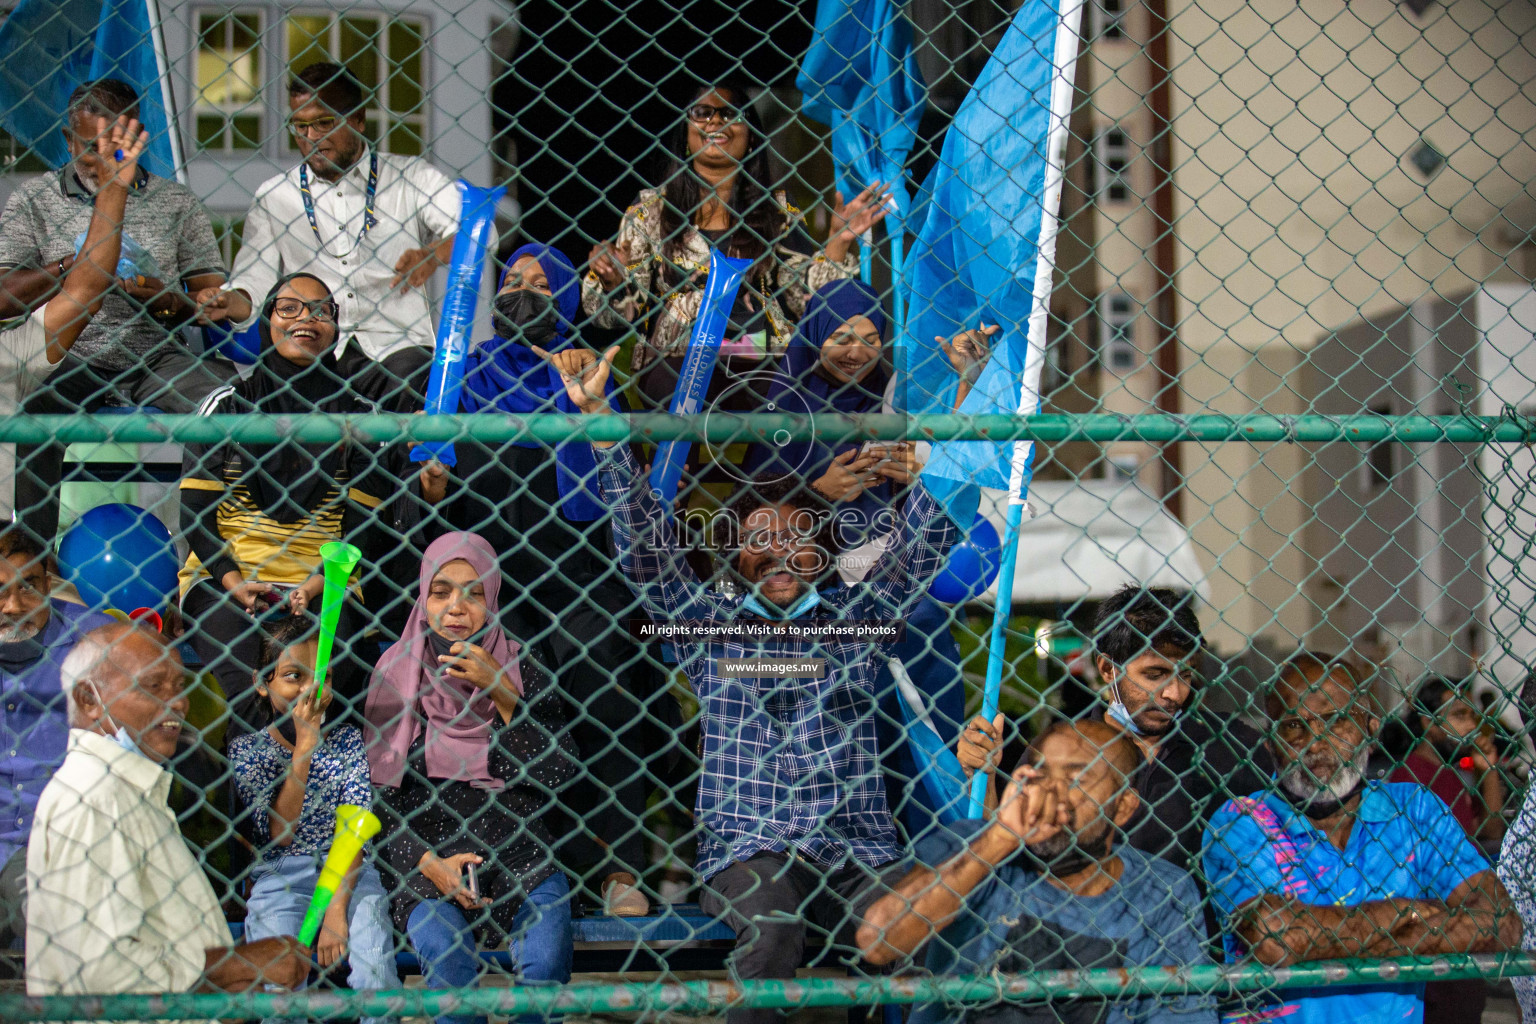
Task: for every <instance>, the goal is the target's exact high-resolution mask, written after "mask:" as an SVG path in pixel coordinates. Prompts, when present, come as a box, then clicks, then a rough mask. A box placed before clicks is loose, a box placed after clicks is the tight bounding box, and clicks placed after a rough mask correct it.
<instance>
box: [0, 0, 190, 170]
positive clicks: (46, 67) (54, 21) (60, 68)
mask: <svg viewBox="0 0 1536 1024" xmlns="http://www.w3.org/2000/svg"><path fill="white" fill-rule="evenodd" d="M98 78H117V79H120V80H122V81H124V82H127V83H128V84H129V85H131V86H133V87H134V89H136V90H137V91H138V94H139V120H140V122H142V123H143V125H144V129H145V130H146V131H148V132H149V136H150V142H149V149H148V151H147V152H146V153H145V155H144V158H143V160H142V161H141V163H142V165H143V166H144V168H145V169H146V170H148V171H150V172H152V173H154V174H158V175H160V176H162V177H167V178H173V177H177V176H178V172H179V171H182V168H183V163H182V159H181V143H180V138H179V136H178V135H177V134H176V131H175V120H174V113H173V107H172V103H171V90H170V76H169V74H168V73H167V68H166V61H165V39H164V35H163V33H162V31H161V27H160V19H159V14H158V8H157V7H156V5H155V3H154V0H21V3H20V4H18V5H17V6H16V9H15V10H13V11H12V12H11V13H10V15H9V16H8V17H7V18H6V19H5V23H4V24H3V25H0V125H4V126H5V129H6V130H7V131H9V132H10V133H11V134H12V135H13V136H15V138H16V139H17V140H18V141H20V142H21V143H23V144H25V145H27V146H30V147H31V148H32V149H33V150H34V151H35V152H36V153H37V154H38V155H39V156H41V157H42V158H43V159H44V160H46V161H47V162H48V164H49V165H50V166H52V167H63V166H64V164H65V163H67V162H68V161H69V152H68V150H67V149H66V148H65V146H64V139H63V136H62V134H61V132H62V130H63V128H64V112H65V108H66V106H67V105H68V103H69V94H70V93H71V92H73V91H74V90H75V88H76V87H77V86H79V85H82V84H84V83H85V82H89V81H93V80H95V79H98Z"/></svg>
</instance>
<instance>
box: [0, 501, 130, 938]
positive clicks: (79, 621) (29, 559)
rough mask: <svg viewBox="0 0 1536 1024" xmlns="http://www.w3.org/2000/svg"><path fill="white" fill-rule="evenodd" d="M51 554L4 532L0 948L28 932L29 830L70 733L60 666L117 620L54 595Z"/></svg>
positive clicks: (0, 563) (21, 534)
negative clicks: (83, 639)
mask: <svg viewBox="0 0 1536 1024" xmlns="http://www.w3.org/2000/svg"><path fill="white" fill-rule="evenodd" d="M48 570H49V559H48V558H47V557H46V555H45V554H44V552H43V548H42V546H41V545H40V544H38V543H37V541H36V540H35V539H34V538H32V537H31V536H30V535H29V534H27V533H26V532H25V531H23V530H19V529H17V528H15V527H12V528H10V529H8V530H6V531H5V532H3V533H0V863H3V864H4V867H3V868H0V947H10V946H12V945H13V944H14V943H15V942H16V941H17V940H19V939H20V938H21V937H22V935H23V933H24V931H25V922H26V909H27V890H26V871H27V835H28V834H29V833H30V832H31V831H32V816H33V812H34V811H35V810H36V808H37V798H38V797H39V796H41V795H42V792H43V787H44V786H46V785H47V784H48V780H49V779H50V778H52V777H53V774H54V772H56V771H58V768H59V765H60V763H62V762H63V760H64V747H65V743H66V740H67V737H68V735H69V720H68V717H67V715H66V713H65V706H64V705H65V701H64V698H63V697H62V696H61V695H60V693H59V666H60V665H61V663H62V662H63V661H64V655H65V654H66V653H67V652H68V651H69V649H70V648H71V647H73V646H74V644H75V641H76V640H78V639H80V637H81V636H83V635H84V634H86V633H88V632H89V631H91V630H93V629H95V628H96V627H97V626H104V625H106V624H108V623H109V622H112V621H113V620H112V618H111V617H110V616H107V615H103V614H101V613H99V612H92V611H87V610H86V609H85V608H84V607H83V606H81V605H78V604H71V603H69V602H67V601H60V600H58V599H57V598H54V597H51V596H50V591H51V589H52V587H51V585H50V583H49V576H48Z"/></svg>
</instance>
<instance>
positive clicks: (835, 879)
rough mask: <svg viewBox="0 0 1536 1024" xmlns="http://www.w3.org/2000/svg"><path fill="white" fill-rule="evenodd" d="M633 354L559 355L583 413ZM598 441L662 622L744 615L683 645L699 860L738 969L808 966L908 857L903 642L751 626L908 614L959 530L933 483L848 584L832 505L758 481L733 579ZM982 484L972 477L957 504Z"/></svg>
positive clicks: (625, 462)
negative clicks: (720, 581)
mask: <svg viewBox="0 0 1536 1024" xmlns="http://www.w3.org/2000/svg"><path fill="white" fill-rule="evenodd" d="M618 351H619V350H618V346H614V347H612V348H610V349H609V350H608V351H607V352H605V353H603V356H602V358H601V359H600V360H599V359H598V358H597V357H596V356H595V354H593V353H591V352H583V351H570V352H562V353H555V354H552V355H550V356H549V361H550V364H551V366H553V367H554V368H555V369H556V370H557V371H558V372H559V373H560V375H561V378H562V381H563V382H564V383H565V387H566V391H567V394H568V395H569V397H570V400H571V401H572V402H574V403H575V404H576V405H577V406H578V407H579V408H580V409H581V411H582V412H583V413H584V414H587V415H594V414H596V415H601V414H608V413H611V411H612V410H611V408H610V406H609V404H608V402H607V401H606V399H605V398H604V393H603V389H604V387H605V386H606V384H607V380H608V377H609V374H610V372H611V370H612V365H613V359H614V357H615V356H617V355H618ZM978 358H980V357H978ZM964 380H965V378H964V377H963V376H962V382H961V387H960V388H959V389H958V394H957V396H956V399H955V402H956V405H957V406H958V404H959V403H960V402H961V401H962V400H963V399H964V397H965V392H966V390H967V389H966V387H965V386H964ZM592 447H593V449H595V450H596V453H597V461H598V472H599V477H600V479H601V482H602V487H603V495H604V498H605V499H606V502H607V504H608V507H609V508H610V509H612V512H613V524H614V525H613V533H614V543H615V547H616V548H617V550H618V555H619V568H620V570H621V571H622V573H623V575H624V577H625V579H626V581H627V582H628V583H629V586H630V588H631V589H632V590H633V591H634V592H635V594H636V595H637V596H638V597H639V598H640V600H641V603H642V605H643V606H644V608H645V611H646V612H647V614H649V615H650V617H651V619H653V620H655V621H657V622H661V623H669V622H678V621H680V620H692V621H712V622H715V623H730V624H736V623H740V625H739V626H736V625H733V626H732V627H731V628H732V629H733V631H735V636H733V637H730V638H727V639H724V640H720V641H713V640H709V641H706V640H698V641H692V642H680V643H678V644H677V645H676V648H677V652H678V659H679V663H680V667H681V668H682V670H683V671H684V672H685V673H686V674H687V676H688V681H689V683H690V684H691V685H692V687H693V692H694V693H695V694H696V695H697V696H698V699H699V703H700V705H701V706H702V723H701V732H702V748H703V749H702V760H703V769H702V774H701V778H700V781H699V791H698V797H697V800H696V804H695V818H696V820H697V822H698V824H699V842H698V854H697V858H696V863H695V870H696V871H697V873H698V874H699V876H700V877H701V878H702V879H703V880H704V883H705V888H704V891H703V893H702V895H701V897H700V904H701V905H702V906H703V908H704V909H705V911H706V912H707V913H710V914H712V915H717V916H719V917H720V918H721V919H723V920H724V921H726V922H727V923H728V924H730V925H731V927H732V928H734V929H735V931H736V934H737V944H736V948H735V950H734V951H733V952H732V955H731V958H730V967H731V970H732V973H733V976H734V977H736V978H739V979H765V978H780V979H782V978H793V977H794V974H795V969H796V968H797V967H798V966H799V965H800V961H801V959H802V958H803V954H804V952H805V945H806V934H807V921H809V922H811V923H813V924H815V925H816V926H817V927H818V928H820V929H824V930H825V931H826V932H827V933H829V934H830V935H831V936H832V937H833V938H832V942H833V946H834V948H836V947H838V946H839V945H840V944H841V943H842V942H843V941H844V940H845V939H850V938H851V937H852V936H851V931H852V928H851V925H852V923H853V920H854V919H855V915H856V914H857V908H858V907H859V906H860V905H861V904H862V903H863V902H864V901H865V900H867V899H869V898H871V893H872V892H875V891H878V886H879V885H880V881H879V879H880V872H881V869H883V868H885V867H886V866H887V865H891V864H893V863H894V862H895V861H896V860H897V857H898V855H899V849H898V846H897V833H896V825H895V822H894V820H893V819H892V817H891V811H890V806H889V803H888V802H887V799H886V794H885V784H884V780H883V777H882V775H881V772H880V767H879V748H878V743H877V740H876V733H875V708H874V685H875V677H876V674H877V672H878V663H877V659H878V658H880V657H881V656H882V655H884V654H886V653H887V652H888V651H889V650H890V649H891V648H892V647H894V646H895V643H896V641H897V639H898V638H897V637H896V636H894V635H892V636H890V637H889V639H884V640H879V641H872V640H871V639H870V638H869V637H868V636H862V637H860V636H852V635H849V636H846V638H834V639H824V638H814V639H812V638H805V637H802V636H790V635H772V634H770V635H766V636H764V634H761V633H750V632H749V629H753V628H761V629H764V630H771V629H772V628H773V627H774V625H775V624H784V626H783V627H782V628H785V629H787V628H788V623H790V622H794V623H797V624H802V625H810V624H811V623H812V622H814V621H816V620H821V623H820V624H826V625H836V624H837V623H839V622H851V621H865V622H880V623H887V622H898V621H901V619H902V616H903V613H904V612H905V610H906V609H907V608H908V607H909V606H910V604H911V602H912V601H913V599H914V598H915V597H916V596H917V595H920V594H921V593H922V592H923V591H924V590H926V588H927V585H928V581H929V580H930V579H931V578H932V577H933V574H934V573H935V572H937V571H938V568H939V566H940V565H941V564H943V560H944V557H945V554H946V552H947V551H948V550H949V548H950V545H951V544H953V543H954V541H955V538H956V535H957V534H958V532H959V528H958V527H957V526H956V524H955V522H954V521H953V520H952V519H951V518H950V517H949V515H948V514H946V512H945V510H944V506H942V505H940V504H939V502H938V501H937V500H936V499H935V498H934V497H933V496H932V495H931V494H930V493H929V491H928V490H927V488H926V487H925V486H923V485H922V484H921V483H919V484H917V485H915V486H914V487H913V489H912V492H911V495H910V496H909V497H908V499H907V501H906V504H905V505H904V506H903V508H902V512H901V522H900V525H899V527H898V529H897V530H896V533H895V536H894V539H893V542H892V543H891V545H890V546H889V548H888V549H887V550H886V551H885V552H884V554H883V555H882V556H881V558H880V560H879V561H878V562H877V563H876V564H875V566H874V567H873V568H872V569H871V570H870V572H869V574H868V576H866V577H865V579H864V580H863V581H862V582H860V583H857V584H854V585H844V584H842V583H841V581H840V580H839V579H838V578H837V572H836V566H835V564H834V560H833V558H832V552H831V551H830V550H828V546H827V545H826V544H825V542H824V541H823V540H822V538H824V537H826V535H827V534H829V533H830V532H831V531H830V529H828V526H829V520H830V516H829V510H828V509H827V508H826V506H825V504H824V503H823V502H822V500H821V499H820V498H819V497H817V496H816V495H815V494H814V493H813V492H811V490H810V488H809V487H808V485H807V482H806V481H804V480H800V479H797V478H789V479H786V480H778V481H774V482H772V483H768V482H765V481H758V482H755V483H751V484H747V485H745V486H743V487H742V488H741V489H740V490H739V491H738V493H737V495H736V496H735V498H734V499H733V500H732V502H731V504H730V506H729V508H728V510H727V514H726V516H725V517H723V518H724V521H725V522H726V523H727V524H729V527H730V529H731V530H732V532H733V536H732V537H731V538H730V550H728V551H727V552H726V556H727V557H728V558H729V561H730V565H731V576H732V578H733V580H735V581H738V582H739V583H740V584H741V590H739V591H737V592H736V593H726V592H723V591H722V590H718V589H714V588H712V587H709V586H707V585H706V584H705V583H704V582H703V581H701V580H700V579H699V578H698V576H697V575H696V574H695V573H694V571H693V570H692V568H691V567H690V566H689V565H688V563H687V561H686V552H685V551H684V550H683V549H682V547H681V546H680V545H679V544H678V543H677V538H676V534H675V530H676V526H675V523H674V522H673V517H672V514H671V510H670V509H663V507H662V505H661V502H660V501H659V500H658V499H657V497H656V495H655V494H654V493H653V492H652V490H651V487H650V483H649V481H648V480H647V479H646V478H645V476H644V475H643V474H642V472H641V470H640V467H639V465H638V463H637V462H636V460H635V458H634V455H633V454H632V453H631V452H630V450H629V447H628V446H627V445H622V444H615V443H613V442H593V443H592ZM975 498H976V492H975V489H974V487H973V488H970V489H969V493H963V494H962V495H961V496H960V497H959V498H957V500H958V501H965V500H966V499H969V500H970V501H974V500H975ZM971 507H972V508H974V507H975V506H974V505H972V506H971ZM967 521H968V517H967ZM827 620H830V622H828V621H827ZM757 636H764V638H763V639H761V640H758V639H756V637H757ZM779 1017H780V1015H779V1013H778V1012H777V1011H774V1010H761V1009H759V1010H731V1011H730V1012H729V1013H728V1014H727V1019H728V1021H729V1024H772V1022H774V1021H777V1020H778V1019H779Z"/></svg>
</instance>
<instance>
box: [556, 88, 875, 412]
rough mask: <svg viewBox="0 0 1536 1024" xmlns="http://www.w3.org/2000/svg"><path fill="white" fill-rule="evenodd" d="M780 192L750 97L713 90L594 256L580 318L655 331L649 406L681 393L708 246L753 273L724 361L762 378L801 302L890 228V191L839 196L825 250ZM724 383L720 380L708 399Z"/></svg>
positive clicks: (703, 93) (644, 383)
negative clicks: (880, 229)
mask: <svg viewBox="0 0 1536 1024" xmlns="http://www.w3.org/2000/svg"><path fill="white" fill-rule="evenodd" d="M774 185H775V180H774V179H773V177H772V173H771V169H770V166H769V150H768V140H767V138H766V137H765V135H764V132H763V126H762V122H761V121H760V120H759V119H758V116H757V114H756V112H755V111H754V110H753V109H752V107H751V105H750V103H749V97H748V95H747V92H746V90H745V89H744V88H743V87H742V86H741V85H740V84H738V83H734V82H721V83H718V84H715V85H711V86H706V87H704V88H703V89H701V90H699V93H698V95H697V96H696V97H695V98H694V100H693V102H691V103H690V104H688V106H687V107H685V108H684V116H683V117H682V118H681V120H680V122H679V124H678V127H677V131H676V133H675V135H674V137H673V142H672V147H671V158H670V159H669V161H668V165H667V168H666V173H665V175H664V176H663V183H662V185H661V187H659V188H651V189H645V190H643V191H642V192H641V193H640V196H639V198H638V199H636V200H635V202H634V204H633V205H632V206H630V208H629V209H628V210H627V211H626V212H625V214H624V219H623V221H622V222H621V223H620V224H619V233H618V238H617V240H616V241H615V242H614V243H612V244H610V243H607V242H604V243H601V244H599V245H598V246H596V247H595V248H594V249H593V250H592V253H591V266H590V269H589V271H588V273H587V275H586V278H585V280H584V281H583V283H582V308H583V310H584V311H585V312H586V313H587V314H588V315H589V316H592V317H593V318H594V322H595V323H597V324H598V325H599V326H603V327H613V328H623V327H629V326H631V325H639V324H642V323H644V322H645V321H646V320H647V319H649V321H650V328H649V331H648V332H647V333H646V341H645V342H644V343H643V344H639V345H636V346H635V350H634V354H633V356H632V358H631V369H632V370H633V371H634V372H635V373H636V374H638V375H639V376H640V390H641V392H642V393H643V394H644V396H645V397H646V399H647V400H648V402H649V403H654V404H655V405H657V406H659V407H662V408H665V407H666V406H667V404H668V403H669V402H670V400H671V396H672V392H673V391H674V390H675V389H676V382H677V374H678V370H679V369H680V368H681V366H682V362H683V356H684V354H685V353H686V351H687V348H688V338H689V335H690V334H691V332H692V330H693V322H694V320H695V319H696V318H697V316H698V313H699V306H700V302H701V299H702V296H703V286H704V278H705V277H706V276H707V273H708V270H709V250H710V248H711V247H712V246H713V247H715V248H718V249H720V250H721V251H722V252H723V253H724V254H725V255H727V256H736V257H745V258H748V259H752V260H755V261H756V262H755V263H754V265H753V267H752V269H751V271H750V272H749V273H748V276H747V279H746V281H744V282H743V284H742V286H741V289H740V291H739V292H738V293H737V298H736V305H735V307H734V308H733V309H732V310H731V314H730V324H729V328H728V331H727V334H726V337H725V341H724V343H723V345H722V350H721V363H723V364H724V368H725V369H727V370H737V371H739V370H751V369H756V368H758V366H759V365H761V364H762V361H763V360H764V359H765V358H766V357H768V356H778V355H780V354H782V353H783V352H784V350H785V349H786V348H787V347H788V345H789V340H790V338H791V337H792V336H793V335H794V331H795V321H797V320H798V319H799V318H800V315H801V314H802V313H803V312H804V311H805V302H806V298H807V297H808V296H809V295H810V294H811V293H812V292H814V291H815V290H816V289H817V288H820V287H821V286H822V285H823V284H825V283H827V282H828V281H832V280H836V279H838V278H845V277H854V276H856V275H857V274H858V270H859V264H858V255H857V253H855V252H854V251H853V247H854V243H855V242H856V241H857V239H858V238H859V236H860V235H861V234H863V233H864V232H865V231H867V230H868V229H869V228H871V227H872V226H874V225H875V224H877V223H879V222H880V221H881V220H882V219H884V217H885V212H886V208H887V204H888V202H889V200H890V196H889V194H888V193H886V192H885V191H884V187H883V186H882V185H881V184H879V183H873V184H871V185H870V187H869V188H867V189H865V190H864V191H863V192H862V193H860V194H859V195H858V196H857V197H856V198H854V199H853V200H852V201H851V202H848V203H846V204H845V203H843V197H842V195H841V194H839V195H838V208H837V210H836V211H835V212H834V213H833V215H832V231H831V234H830V235H829V237H828V240H827V244H826V245H825V246H822V247H820V248H818V247H817V246H816V244H815V242H813V241H812V240H811V238H810V236H809V235H807V234H806V232H805V231H804V229H803V228H802V227H801V225H800V212H799V211H798V210H796V209H795V208H794V207H793V206H791V205H790V204H789V201H788V199H787V197H786V196H785V193H784V192H783V191H782V190H779V189H776V188H774ZM725 380H726V376H725V375H722V374H720V373H717V374H716V376H715V380H714V382H713V386H712V387H711V391H710V397H714V395H715V394H717V393H718V391H719V390H720V389H721V387H722V386H723V384H724V382H725Z"/></svg>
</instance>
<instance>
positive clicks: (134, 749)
mask: <svg viewBox="0 0 1536 1024" xmlns="http://www.w3.org/2000/svg"><path fill="white" fill-rule="evenodd" d="M91 689H92V690H93V691H95V693H96V701H97V703H99V704H100V705H101V716H102V717H103V718H105V719H106V720H107V725H109V726H110V727H111V728H112V729H113V730H114V732H113V733H112V738H113V739H115V740H116V741H117V745H118V746H120V747H122V748H123V749H124V750H126V751H128V752H129V753H130V754H138V755H139V756H140V757H142V758H146V759H149V755H148V754H146V753H144V751H142V750H140V749H139V745H138V743H137V742H135V741H134V738H133V734H132V733H130V732H129V731H128V730H127V729H126V728H124V727H123V726H121V725H118V724H117V723H116V722H114V721H113V720H112V713H111V712H109V711H108V710H107V702H106V701H105V700H102V697H101V690H99V689H97V687H96V686H95V684H92V685H91Z"/></svg>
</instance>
